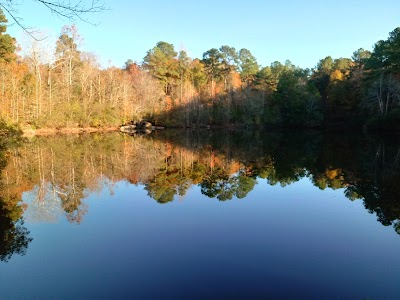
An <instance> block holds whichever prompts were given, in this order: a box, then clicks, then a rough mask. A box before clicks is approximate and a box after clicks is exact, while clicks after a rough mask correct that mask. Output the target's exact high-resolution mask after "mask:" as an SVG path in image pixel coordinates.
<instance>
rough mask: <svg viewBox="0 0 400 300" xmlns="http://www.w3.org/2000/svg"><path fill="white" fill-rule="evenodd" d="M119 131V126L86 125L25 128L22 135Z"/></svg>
mask: <svg viewBox="0 0 400 300" xmlns="http://www.w3.org/2000/svg"><path fill="white" fill-rule="evenodd" d="M110 131H119V127H116V126H115V127H100V128H96V127H84V128H40V129H32V128H23V129H22V132H23V134H22V136H24V137H33V136H45V135H54V134H80V133H93V132H110Z"/></svg>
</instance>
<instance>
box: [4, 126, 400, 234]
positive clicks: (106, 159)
mask: <svg viewBox="0 0 400 300" xmlns="http://www.w3.org/2000/svg"><path fill="white" fill-rule="evenodd" d="M0 153H1V152H0ZM4 159H5V158H4ZM8 161H9V163H8V165H7V166H6V167H5V169H4V171H3V186H4V188H3V194H4V195H7V197H8V198H12V197H13V198H15V199H18V201H19V200H20V199H21V196H22V193H23V192H27V191H29V192H28V193H26V194H25V195H27V197H28V198H27V199H28V200H27V204H28V205H29V207H28V210H27V212H28V213H29V216H30V217H31V219H35V220H37V219H40V218H42V219H45V220H54V219H55V216H56V214H59V212H60V211H64V213H65V214H66V216H67V218H68V220H69V221H70V222H77V223H79V222H81V221H82V220H83V217H84V215H85V213H86V212H87V206H86V204H85V201H84V199H85V197H86V195H88V194H89V193H90V192H93V191H99V190H100V189H102V188H103V187H104V186H105V185H107V186H108V187H109V188H110V193H112V186H113V184H114V183H115V182H117V181H120V180H127V181H129V182H130V183H132V184H143V185H144V186H145V189H146V191H147V192H148V195H149V196H150V197H151V198H153V199H154V200H156V201H157V202H159V203H167V202H170V201H173V200H174V199H175V198H176V197H178V196H179V197H184V196H185V194H186V192H187V190H188V189H189V188H190V187H191V186H192V185H198V186H199V187H200V189H201V192H202V193H203V194H204V195H206V196H208V197H212V198H216V199H218V200H221V201H224V200H230V199H234V198H245V197H246V196H247V195H248V193H249V192H250V191H251V190H252V189H253V188H254V186H255V185H256V184H257V178H264V179H266V181H267V182H268V184H270V185H275V184H280V185H281V186H286V185H289V184H291V183H293V182H296V181H298V180H300V179H301V178H304V177H308V178H310V180H311V182H312V183H313V184H314V185H315V186H317V187H318V188H320V189H326V188H331V189H343V190H344V193H345V195H346V197H348V198H349V199H350V200H355V199H363V201H364V205H365V207H366V209H368V211H370V212H371V213H375V214H376V215H377V217H378V220H379V221H380V222H381V223H382V224H384V225H393V226H395V228H396V230H398V231H400V229H397V228H400V225H399V224H400V223H399V220H400V204H399V203H398V199H399V196H400V190H399V185H398V182H400V181H399V179H400V178H399V164H400V148H399V143H398V142H397V141H396V140H392V141H390V140H388V139H376V138H368V139H366V138H365V137H363V136H360V135H343V134H342V135H340V136H339V135H322V134H320V133H316V132H308V133H302V132H294V133H287V132H286V133H285V132H281V133H261V132H247V131H244V132H229V131H226V132H225V131H222V132H221V133H216V132H212V131H195V132H190V131H174V132H169V131H165V132H161V133H160V132H156V133H155V135H151V136H144V137H130V136H124V135H120V134H108V135H98V134H95V135H83V136H64V137H47V138H35V139H33V140H31V141H29V142H28V143H27V144H25V145H24V146H22V147H20V148H19V150H18V151H16V150H15V151H13V152H10V155H9V158H8ZM4 165H5V163H4ZM18 201H17V202H18ZM32 216H34V217H32Z"/></svg>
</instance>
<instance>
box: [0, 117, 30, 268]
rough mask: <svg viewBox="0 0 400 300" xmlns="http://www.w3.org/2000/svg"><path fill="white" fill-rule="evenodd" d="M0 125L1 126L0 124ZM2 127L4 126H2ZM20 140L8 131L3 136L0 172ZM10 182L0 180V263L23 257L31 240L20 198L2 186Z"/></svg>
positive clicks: (6, 178) (3, 178) (7, 179)
mask: <svg viewBox="0 0 400 300" xmlns="http://www.w3.org/2000/svg"><path fill="white" fill-rule="evenodd" d="M0 125H1V124H0ZM3 125H4V124H3ZM0 127H1V126H0ZM19 140H20V138H19V135H18V133H17V132H16V131H14V130H10V131H9V134H8V136H3V137H2V139H1V141H0V170H3V169H4V168H5V167H6V166H7V160H6V155H8V154H9V153H10V152H11V150H9V148H11V147H14V146H15V145H17V144H18V142H19ZM9 181H10V177H9V175H8V174H7V172H5V176H2V177H1V178H0V261H5V262H7V261H9V260H10V259H11V257H12V256H13V255H14V254H19V255H25V253H26V250H27V248H28V245H29V243H30V242H31V241H32V238H30V237H29V231H28V230H27V228H26V227H25V226H24V219H23V217H22V213H23V206H22V205H20V200H21V198H20V197H18V196H16V195H14V194H12V193H9V192H8V191H7V189H5V188H4V185H5V184H6V183H7V182H9Z"/></svg>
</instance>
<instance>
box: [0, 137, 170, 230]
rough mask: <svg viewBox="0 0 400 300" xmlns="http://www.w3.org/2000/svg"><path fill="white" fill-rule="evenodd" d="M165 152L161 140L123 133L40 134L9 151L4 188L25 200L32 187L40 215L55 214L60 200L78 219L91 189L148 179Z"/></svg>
mask: <svg viewBox="0 0 400 300" xmlns="http://www.w3.org/2000/svg"><path fill="white" fill-rule="evenodd" d="M161 153H163V149H162V144H161V143H155V142H152V141H148V140H145V139H141V138H137V139H132V138H131V137H129V136H122V135H120V134H118V133H116V134H109V135H107V136H103V135H84V136H52V137H37V138H34V139H32V140H30V141H28V142H27V143H25V144H24V145H23V146H21V147H20V148H19V149H18V151H17V150H15V151H13V152H11V153H10V156H9V158H8V160H9V164H8V165H7V167H6V168H5V169H4V171H3V177H4V178H5V179H6V180H4V192H5V193H7V194H9V195H13V196H14V197H15V198H16V199H18V201H20V200H21V198H22V193H23V192H28V191H29V193H27V195H29V199H28V203H27V204H29V206H31V207H35V214H36V216H35V218H36V219H37V218H39V219H40V218H42V219H43V218H46V219H49V218H50V219H52V218H54V216H53V217H52V216H51V214H52V213H54V212H58V210H57V209H54V206H57V205H58V206H60V205H61V207H62V209H63V210H64V211H65V213H66V214H67V218H68V220H69V221H71V222H78V223H79V222H81V221H82V217H83V216H84V214H85V212H86V210H87V208H86V205H85V203H84V202H82V200H83V199H84V197H85V194H86V192H90V191H98V190H100V189H101V188H102V187H103V186H104V185H105V184H107V183H110V184H111V185H112V184H113V183H114V182H116V181H119V180H122V179H125V178H133V177H136V178H138V179H139V181H140V182H144V181H147V178H150V177H152V176H153V173H154V171H153V170H156V169H158V166H159V164H160V162H162V161H163V158H162V155H161ZM110 188H112V187H110Z"/></svg>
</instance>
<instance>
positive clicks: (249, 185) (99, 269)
mask: <svg viewBox="0 0 400 300" xmlns="http://www.w3.org/2000/svg"><path fill="white" fill-rule="evenodd" d="M0 167H1V168H2V172H1V190H0V245H1V246H0V298H1V299H33V298H34V299H110V298H112V299H114V298H115V299H127V298H128V299H400V287H399V284H398V278H397V276H399V275H400V256H399V253H400V235H399V233H400V222H399V220H400V197H399V196H400V172H399V171H400V139H399V138H398V137H395V136H389V137H382V136H367V135H363V134H322V133H319V132H274V133H269V132H262V131H258V132H253V131H242V132H239V131H238V132H234V131H220V132H215V131H206V130H204V131H182V130H174V131H172V130H171V131H167V130H166V131H162V132H153V133H152V134H150V135H148V136H129V135H123V134H120V133H108V134H86V135H76V136H74V135H65V136H49V137H35V138H31V139H27V140H26V141H24V142H23V143H22V144H20V145H18V146H16V145H13V146H10V147H7V148H6V147H3V148H2V150H1V152H0Z"/></svg>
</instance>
